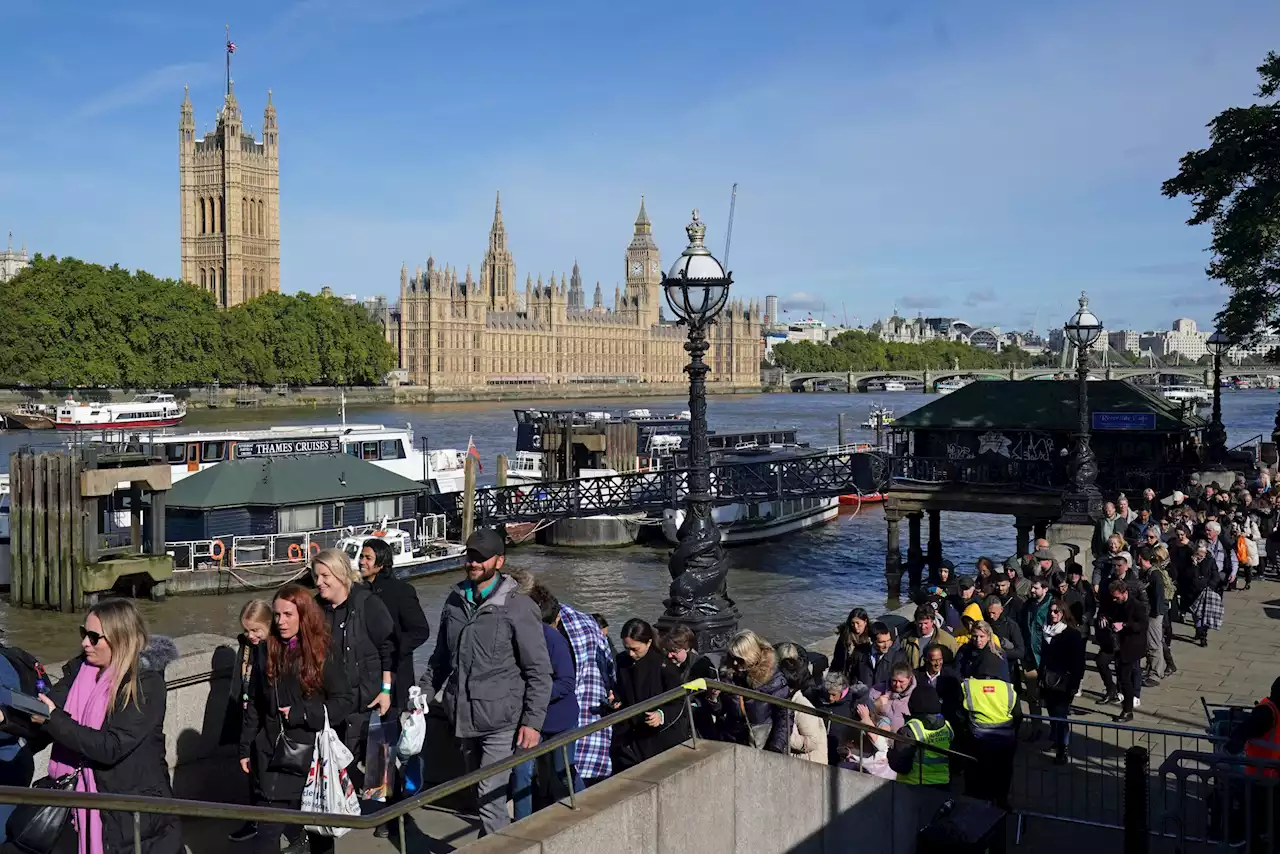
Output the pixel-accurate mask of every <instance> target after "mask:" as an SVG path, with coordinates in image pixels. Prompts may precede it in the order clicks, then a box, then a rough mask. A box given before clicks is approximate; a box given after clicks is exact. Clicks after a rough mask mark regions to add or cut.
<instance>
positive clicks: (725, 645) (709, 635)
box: [655, 603, 742, 655]
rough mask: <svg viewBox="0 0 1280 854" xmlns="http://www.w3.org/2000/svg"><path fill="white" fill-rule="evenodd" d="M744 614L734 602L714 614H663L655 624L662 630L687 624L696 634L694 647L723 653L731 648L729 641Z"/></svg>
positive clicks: (699, 649) (708, 651) (707, 651)
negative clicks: (677, 615) (678, 615)
mask: <svg viewBox="0 0 1280 854" xmlns="http://www.w3.org/2000/svg"><path fill="white" fill-rule="evenodd" d="M741 618H742V614H741V613H740V612H739V611H738V606H737V605H734V604H732V603H730V604H729V607H728V608H727V609H724V610H721V611H718V612H716V613H713V614H697V613H695V614H688V615H686V616H683V617H676V616H672V615H671V614H663V615H662V616H661V617H659V618H658V622H657V624H656V625H655V628H657V629H658V630H659V631H661V632H668V631H670V630H671V629H673V628H675V627H676V626H687V627H688V628H689V630H690V631H691V632H693V636H694V639H695V640H694V647H695V648H696V649H697V650H698V652H701V653H704V654H706V653H715V654H717V655H723V654H724V653H725V652H726V651H728V649H729V641H730V640H732V639H733V636H734V635H736V634H737V633H738V620H740V619H741Z"/></svg>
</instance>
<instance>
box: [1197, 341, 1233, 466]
mask: <svg viewBox="0 0 1280 854" xmlns="http://www.w3.org/2000/svg"><path fill="white" fill-rule="evenodd" d="M1204 343H1205V346H1206V347H1207V348H1208V349H1209V353H1210V355H1212V356H1213V417H1212V418H1211V419H1210V420H1209V426H1208V428H1206V429H1205V431H1204V443H1205V446H1206V449H1207V450H1208V452H1209V462H1211V463H1217V464H1222V463H1225V462H1226V460H1227V428H1226V427H1225V426H1224V425H1223V423H1222V356H1223V354H1224V353H1226V352H1227V351H1228V350H1230V349H1231V347H1232V345H1233V344H1234V343H1235V342H1233V341H1232V340H1231V338H1230V337H1229V336H1227V335H1226V334H1224V333H1223V332H1222V330H1216V331H1215V332H1214V333H1213V334H1212V335H1210V336H1209V340H1208V341H1206V342H1204Z"/></svg>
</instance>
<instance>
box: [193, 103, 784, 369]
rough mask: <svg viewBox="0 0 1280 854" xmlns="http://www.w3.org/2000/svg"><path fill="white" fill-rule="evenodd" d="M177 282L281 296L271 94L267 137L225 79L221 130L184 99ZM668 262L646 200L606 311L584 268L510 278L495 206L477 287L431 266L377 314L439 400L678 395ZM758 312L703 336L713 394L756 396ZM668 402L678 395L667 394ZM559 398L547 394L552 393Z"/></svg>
mask: <svg viewBox="0 0 1280 854" xmlns="http://www.w3.org/2000/svg"><path fill="white" fill-rule="evenodd" d="M178 153H179V199H180V204H181V215H180V223H181V252H182V278H183V280H184V281H187V282H189V283H191V284H193V285H196V286H198V287H200V288H201V289H203V290H206V291H208V292H209V293H211V294H213V296H214V299H215V300H216V301H217V303H218V305H219V306H221V307H222V308H230V307H231V306H234V305H239V304H240V303H242V302H245V301H246V300H250V299H253V298H254V297H257V296H261V295H262V294H265V293H267V292H270V291H279V290H280V156H279V129H278V127H277V125H276V108H275V106H274V104H273V103H272V101H271V93H270V92H269V91H268V93H267V103H266V108H265V110H264V113H263V119H262V132H261V138H258V137H257V136H255V135H254V134H253V133H251V132H249V131H247V130H246V128H245V126H244V122H243V119H242V117H241V113H240V106H239V103H238V102H237V100H236V95H235V87H234V84H233V83H231V81H230V80H228V83H227V92H226V97H225V100H224V101H223V105H222V109H221V110H220V111H219V112H218V119H217V124H216V126H215V127H214V129H212V130H210V131H208V132H207V133H205V134H204V135H203V136H202V137H199V138H198V137H197V136H196V123H195V112H194V108H193V106H192V104H191V99H190V96H189V95H184V97H183V100H182V105H181V112H180V116H179V122H178ZM662 269H663V268H662V259H661V256H660V253H659V251H658V245H657V243H656V242H654V239H653V227H652V223H651V222H650V221H649V215H648V214H647V213H646V212H645V207H644V200H643V199H641V202H640V213H639V216H637V217H636V221H635V227H634V230H633V233H632V236H631V241H630V244H629V245H628V246H627V249H626V253H625V271H624V272H625V279H624V282H625V283H624V284H622V285H620V286H615V287H614V293H613V299H612V300H611V301H610V302H609V305H606V304H605V299H604V294H603V293H602V292H601V289H600V283H599V282H597V283H596V285H595V291H594V294H593V295H592V298H591V304H590V305H588V304H587V298H586V291H585V289H584V287H583V283H582V276H581V271H580V270H579V269H578V265H577V263H575V264H574V265H573V272H572V274H571V275H570V276H568V277H566V275H565V274H564V273H561V274H560V278H559V280H558V281H557V279H556V277H555V275H554V274H552V275H550V276H549V277H547V278H545V279H544V278H543V276H542V275H538V276H537V277H536V280H535V278H534V277H533V276H529V275H526V276H525V281H524V287H523V288H520V287H519V285H518V279H517V278H516V262H515V257H514V256H513V255H512V252H511V247H510V245H509V244H508V242H507V231H506V226H505V224H504V223H503V220H502V200H501V196H499V197H498V200H497V202H496V204H495V207H494V214H493V225H492V226H491V227H490V229H489V246H488V250H487V251H486V253H485V256H484V259H483V260H482V261H481V263H480V275H479V278H474V277H473V276H472V273H471V267H470V266H469V265H468V266H467V268H466V273H465V274H464V275H463V276H462V277H461V278H459V276H458V272H457V269H456V268H454V267H451V266H447V265H438V264H437V263H436V262H435V260H434V259H431V258H429V259H428V260H427V263H426V267H425V269H424V268H422V267H419V268H418V269H417V270H416V271H415V272H414V273H413V275H410V274H409V271H408V268H407V267H401V270H400V299H399V303H398V304H397V305H388V304H387V302H386V301H385V300H381V299H379V300H377V301H374V302H375V304H376V307H374V308H371V311H372V313H373V314H374V316H375V318H376V319H377V320H378V321H379V322H380V323H381V324H382V326H383V329H384V331H385V335H386V338H387V341H388V342H389V343H390V344H391V345H392V346H393V347H394V348H395V350H396V352H397V353H398V355H399V366H400V370H401V376H402V377H403V378H404V379H406V380H407V381H408V382H409V383H412V384H413V385H416V386H422V387H426V388H428V389H431V390H433V391H436V390H438V391H443V392H470V391H478V390H482V389H494V390H496V389H500V388H501V387H504V386H565V385H574V384H576V385H610V386H627V385H635V384H646V385H654V384H672V385H673V386H679V387H682V388H683V387H684V386H685V385H686V383H687V380H686V378H685V375H684V366H685V364H686V363H687V361H688V358H687V356H686V354H685V351H684V342H685V340H686V332H685V330H684V328H683V327H679V326H677V325H676V324H675V323H674V322H670V321H667V320H665V319H664V318H663V316H662V307H661V304H662V301H663V295H662V287H661V282H662ZM760 315H761V312H760V307H759V306H758V305H757V304H756V303H754V302H752V303H749V304H748V303H745V302H743V301H742V300H731V301H730V302H729V304H728V305H727V306H726V307H725V309H724V311H723V312H722V313H721V315H720V317H719V318H718V321H717V323H716V324H715V325H714V326H713V327H712V328H711V330H710V331H709V338H710V345H711V346H710V349H709V350H708V352H707V356H706V358H707V362H708V364H709V365H710V367H711V374H710V376H709V377H708V383H709V384H710V385H711V386H712V388H719V389H721V390H728V389H731V388H741V389H758V388H759V386H760V370H759V365H760V353H761V337H760V326H761V316H760ZM673 390H674V389H673ZM549 391H551V393H554V391H553V390H549Z"/></svg>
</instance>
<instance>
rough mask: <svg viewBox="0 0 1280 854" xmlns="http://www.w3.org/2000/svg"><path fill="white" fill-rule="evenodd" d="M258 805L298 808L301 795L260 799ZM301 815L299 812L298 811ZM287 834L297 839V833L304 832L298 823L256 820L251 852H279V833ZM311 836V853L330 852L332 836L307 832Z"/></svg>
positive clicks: (261, 853)
mask: <svg viewBox="0 0 1280 854" xmlns="http://www.w3.org/2000/svg"><path fill="white" fill-rule="evenodd" d="M258 805H259V806H264V807H275V808H276V809H282V810H300V809H301V808H302V799H301V797H299V798H295V799H293V800H290V801H268V800H265V799H264V800H262V801H260V802H259V803H258ZM299 816H301V813H299ZM282 833H283V834H287V835H288V837H289V838H290V839H291V840H292V839H297V838H298V834H299V833H305V831H303V830H302V828H301V827H300V826H299V825H296V824H294V825H287V824H284V823H283V822H281V823H276V822H268V821H260V822H258V835H257V836H255V837H254V838H253V848H252V851H253V854H280V834H282ZM307 835H308V836H310V837H311V840H310V841H311V854H331V852H332V851H333V837H332V836H318V835H316V834H314V833H308V834H307Z"/></svg>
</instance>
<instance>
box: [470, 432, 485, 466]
mask: <svg viewBox="0 0 1280 854" xmlns="http://www.w3.org/2000/svg"><path fill="white" fill-rule="evenodd" d="M467 456H468V457H472V458H474V459H475V461H476V471H479V472H483V471H484V463H482V462H480V449H479V448H477V447H476V443H475V437H473V436H468V437H467Z"/></svg>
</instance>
